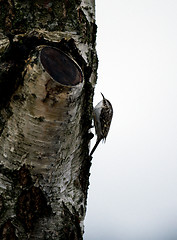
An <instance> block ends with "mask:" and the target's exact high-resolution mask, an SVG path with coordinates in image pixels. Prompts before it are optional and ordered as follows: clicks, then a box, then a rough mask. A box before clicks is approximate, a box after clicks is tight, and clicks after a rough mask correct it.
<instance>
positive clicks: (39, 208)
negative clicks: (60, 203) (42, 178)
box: [16, 186, 51, 232]
mask: <svg viewBox="0 0 177 240" xmlns="http://www.w3.org/2000/svg"><path fill="white" fill-rule="evenodd" d="M16 212H17V217H18V219H19V220H20V221H21V223H22V225H23V226H24V228H25V229H26V230H27V231H28V232H30V231H31V230H33V228H34V224H35V222H36V221H37V219H38V218H40V217H43V216H46V215H50V213H51V207H50V206H48V205H47V200H46V198H45V196H44V194H43V192H42V190H41V189H40V188H39V187H34V186H33V187H31V188H30V189H29V190H23V191H22V193H21V194H20V196H19V198H18V200H17V210H16Z"/></svg>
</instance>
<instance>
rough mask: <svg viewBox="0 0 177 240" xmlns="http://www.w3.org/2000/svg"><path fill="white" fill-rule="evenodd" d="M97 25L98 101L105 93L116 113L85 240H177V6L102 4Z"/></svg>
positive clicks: (95, 178) (97, 161) (138, 0)
mask: <svg viewBox="0 0 177 240" xmlns="http://www.w3.org/2000/svg"><path fill="white" fill-rule="evenodd" d="M96 20H97V25H98V35H97V51H98V57H99V70H98V84H97V86H96V92H95V104H96V103H97V102H98V101H100V100H101V95H100V92H102V93H103V94H104V95H105V97H106V98H108V99H109V100H110V101H111V102H112V104H113V108H114V116H113V122H112V126H111V129H110V133H109V135H108V137H107V142H106V144H102V143H100V146H99V147H98V149H97V150H96V152H95V153H94V157H93V162H92V167H91V178H90V187H89V198H88V207H87V216H86V221H85V234H84V240H176V239H177V1H176V0H133V1H132V0H109V1H107V0H96ZM93 141H94V140H93ZM93 144H94V142H93Z"/></svg>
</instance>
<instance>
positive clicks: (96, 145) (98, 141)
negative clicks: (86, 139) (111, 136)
mask: <svg viewBox="0 0 177 240" xmlns="http://www.w3.org/2000/svg"><path fill="white" fill-rule="evenodd" d="M100 141H101V139H98V140H97V141H96V143H95V146H94V147H93V149H92V151H91V153H90V156H92V154H93V153H94V152H95V149H96V148H97V147H98V144H99V143H100Z"/></svg>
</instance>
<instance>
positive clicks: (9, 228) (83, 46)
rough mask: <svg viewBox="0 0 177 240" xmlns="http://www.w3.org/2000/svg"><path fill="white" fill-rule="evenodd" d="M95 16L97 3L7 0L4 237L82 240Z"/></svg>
mask: <svg viewBox="0 0 177 240" xmlns="http://www.w3.org/2000/svg"><path fill="white" fill-rule="evenodd" d="M94 14H95V6H94V0H63V1H57V0H53V1H52V0H51V1H50V0H36V1H21V0H8V1H7V0H0V57H1V58H0V239H3V240H6V239H8V240H11V239H12V240H13V239H19V240H22V239H23V240H25V239H30V240H31V239H35V240H37V239H50V240H52V239H55V240H56V239H59V240H60V239H61V240H80V239H82V236H83V221H84V217H85V212H86V201H87V190H88V184H89V171H90V165H91V159H90V157H89V142H90V139H91V138H92V134H91V133H90V128H91V123H92V102H93V90H94V85H95V82H96V70H97V57H96V51H95V38H96V25H95V18H94V16H95V15H94Z"/></svg>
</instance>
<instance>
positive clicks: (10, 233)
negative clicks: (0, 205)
mask: <svg viewBox="0 0 177 240" xmlns="http://www.w3.org/2000/svg"><path fill="white" fill-rule="evenodd" d="M0 239H2V240H18V238H17V236H16V235H15V227H14V225H13V224H12V222H11V220H10V219H8V220H7V221H6V222H5V223H4V224H3V225H2V226H1V228H0Z"/></svg>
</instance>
